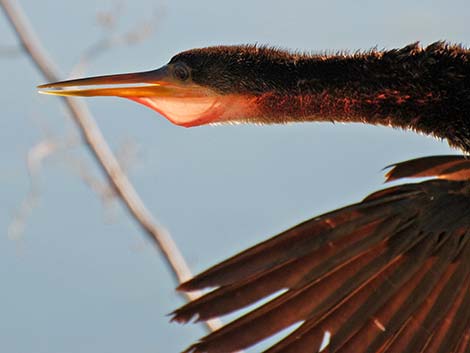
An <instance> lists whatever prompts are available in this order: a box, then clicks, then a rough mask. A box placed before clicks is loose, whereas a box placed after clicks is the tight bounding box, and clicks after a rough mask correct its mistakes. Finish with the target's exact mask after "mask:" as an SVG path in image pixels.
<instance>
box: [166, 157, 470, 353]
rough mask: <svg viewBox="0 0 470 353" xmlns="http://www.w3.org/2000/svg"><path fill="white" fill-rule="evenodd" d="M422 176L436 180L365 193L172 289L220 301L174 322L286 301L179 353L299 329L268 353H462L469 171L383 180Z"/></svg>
mask: <svg viewBox="0 0 470 353" xmlns="http://www.w3.org/2000/svg"><path fill="white" fill-rule="evenodd" d="M449 175H451V176H452V175H453V176H455V175H459V177H455V178H453V177H449ZM422 176H426V177H431V176H436V177H439V179H438V178H434V179H431V180H427V181H424V182H420V183H411V184H403V185H398V186H394V187H390V188H387V189H384V190H381V191H378V192H376V193H373V194H371V195H369V196H368V197H367V198H365V199H364V200H363V201H362V202H359V203H357V204H354V205H350V206H347V207H344V208H342V209H339V210H336V211H333V212H330V213H326V214H324V215H321V216H319V217H316V218H313V219H311V220H309V221H306V222H304V223H302V224H300V225H297V226H295V227H293V228H291V229H289V230H287V231H285V232H283V233H281V234H279V235H277V236H275V237H273V238H271V239H268V240H267V241H264V242H262V243H260V244H258V245H256V246H254V247H252V248H250V249H248V250H246V251H244V252H242V253H240V254H238V255H235V256H233V257H232V258H230V259H228V260H226V261H224V262H222V263H220V264H218V265H216V266H214V267H212V268H210V269H208V270H207V271H205V272H203V273H201V274H199V275H197V276H196V277H194V278H193V279H191V280H189V281H188V282H185V283H183V284H182V285H180V287H179V288H178V289H179V290H183V291H191V290H196V289H203V288H208V287H215V288H216V289H214V290H213V291H211V292H209V293H208V294H206V295H204V296H202V297H201V298H199V299H197V300H195V301H193V302H190V303H188V304H186V305H184V306H183V307H181V308H179V309H177V310H176V311H174V312H173V320H175V321H178V322H187V321H190V320H191V319H192V318H196V320H197V321H200V320H207V319H210V318H214V317H218V316H222V315H225V314H228V313H231V312H234V311H236V310H238V309H241V308H244V307H246V306H248V305H250V304H253V303H255V302H256V301H258V300H260V299H263V298H265V297H267V296H269V295H271V294H274V293H279V291H282V290H283V291H282V292H280V293H281V294H279V295H278V296H276V297H275V298H274V299H272V300H270V301H268V302H267V303H265V304H264V305H262V306H259V307H257V308H255V309H254V310H252V311H250V312H248V313H247V314H245V315H243V316H241V317H240V318H238V319H236V320H234V321H232V322H231V323H229V324H227V325H226V326H224V327H223V328H221V329H219V330H218V331H216V332H213V333H211V334H209V335H207V336H206V337H203V338H202V339H201V340H200V341H199V342H197V343H195V344H194V345H192V346H191V347H189V348H188V349H187V351H186V352H192V353H202V352H207V353H222V352H234V351H237V350H240V349H243V348H246V347H249V346H251V345H254V344H256V343H258V342H260V341H261V340H263V339H265V338H267V337H269V336H271V335H273V334H275V333H277V332H279V331H281V330H282V329H284V328H287V327H289V326H290V325H292V324H295V323H301V324H300V326H299V327H298V328H297V329H295V330H294V331H293V332H292V333H291V334H290V335H288V336H287V337H285V338H284V339H283V340H281V341H280V342H278V343H276V344H275V345H274V346H272V347H271V348H269V349H268V350H267V351H266V352H269V353H280V352H283V353H286V352H297V353H298V352H320V351H321V350H322V349H324V351H325V352H330V353H333V352H338V353H339V352H341V353H346V352H350V353H366V352H370V353H378V352H380V353H391V352H397V353H398V352H399V353H417V352H426V353H438V352H440V353H449V352H453V353H463V352H470V182H469V180H470V162H469V161H468V160H467V159H465V157H463V156H440V157H428V158H420V159H415V160H411V161H407V162H403V163H399V164H396V165H394V166H393V169H392V170H391V171H390V172H389V174H388V179H389V180H395V179H398V178H401V177H422ZM465 176H466V177H465ZM325 333H327V334H328V335H329V337H330V339H329V344H328V346H327V347H326V348H325V342H324V336H325Z"/></svg>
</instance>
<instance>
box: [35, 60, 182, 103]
mask: <svg viewBox="0 0 470 353" xmlns="http://www.w3.org/2000/svg"><path fill="white" fill-rule="evenodd" d="M83 86H90V87H87V88H80V89H76V88H73V89H69V87H83ZM93 86H106V87H93ZM38 89H39V93H43V94H51V95H57V96H79V97H95V96H116V97H123V98H131V99H133V98H138V97H155V96H158V97H169V96H170V97H178V96H180V97H182V96H183V95H184V96H186V97H187V96H188V94H189V95H190V91H191V90H190V89H189V90H188V89H187V88H185V87H184V86H183V85H178V84H176V83H175V82H174V80H173V79H172V77H171V75H170V73H169V70H168V66H163V67H161V68H159V69H157V70H152V71H145V72H136V73H127V74H117V75H106V76H95V77H89V78H81V79H76V80H68V81H60V82H54V83H47V84H44V85H40V86H38Z"/></svg>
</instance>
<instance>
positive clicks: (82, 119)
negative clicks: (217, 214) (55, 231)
mask: <svg viewBox="0 0 470 353" xmlns="http://www.w3.org/2000/svg"><path fill="white" fill-rule="evenodd" d="M0 5H1V6H2V8H3V10H4V12H5V14H6V16H7V18H8V20H9V22H10V24H11V26H12V28H13V29H14V31H15V33H16V35H17V36H18V39H19V41H20V43H21V45H22V47H23V48H24V50H25V52H26V53H27V54H28V55H29V57H30V58H31V59H32V61H33V63H34V65H36V67H37V68H38V70H39V71H40V72H41V73H42V74H43V75H44V77H45V79H46V80H48V81H58V80H59V76H60V75H59V74H58V72H59V71H58V70H57V69H56V68H55V64H54V62H53V61H52V60H51V59H50V57H49V56H48V55H47V54H46V51H45V49H44V48H43V47H42V45H41V44H40V41H39V39H38V38H37V36H36V35H35V33H34V31H33V30H32V29H31V27H30V25H29V23H28V21H27V18H26V17H25V15H24V14H23V11H22V10H21V9H20V7H19V5H18V2H17V1H15V2H13V1H9V0H0ZM63 101H64V103H65V104H66V106H67V108H68V110H69V112H70V115H71V116H72V117H73V119H74V121H75V122H76V124H77V126H78V128H79V130H80V133H81V135H82V137H83V140H84V141H85V142H86V144H87V146H88V147H89V149H90V152H91V153H92V155H93V156H94V157H95V159H96V161H97V162H98V165H99V166H100V168H101V169H102V170H103V171H104V172H105V174H106V176H107V178H108V179H109V182H110V184H111V185H112V186H113V187H114V188H115V189H116V192H117V194H118V195H119V196H120V199H121V200H122V202H123V203H124V205H125V206H126V207H127V209H128V210H129V212H130V214H131V215H132V216H133V218H134V219H135V220H136V221H137V222H138V224H139V225H140V227H141V228H142V229H143V230H144V233H145V234H146V235H147V236H148V237H149V238H150V240H151V241H152V242H153V243H154V244H155V245H156V246H157V248H158V249H159V250H160V251H161V253H162V254H163V255H164V259H165V261H166V263H167V265H168V266H169V268H170V269H171V271H172V274H173V276H174V278H175V280H177V282H179V283H181V282H183V281H185V280H187V279H189V278H191V276H192V275H191V272H190V270H189V268H188V266H187V264H186V262H185V260H184V258H183V256H182V255H181V253H180V251H179V249H178V248H177V246H176V244H175V243H174V241H173V239H172V238H171V237H170V235H169V234H168V232H167V231H166V230H165V229H164V228H162V227H161V226H159V225H157V223H156V221H155V220H154V219H153V217H152V215H151V214H150V212H149V211H148V210H147V208H146V207H145V205H144V203H143V202H142V200H141V199H140V197H139V195H138V194H137V192H136V191H135V189H134V187H133V186H132V184H131V183H130V181H129V179H128V178H127V176H126V175H125V174H124V172H123V171H122V169H121V167H120V165H119V163H118V161H117V160H116V158H115V156H114V155H113V153H112V152H111V149H110V148H109V146H108V144H107V143H106V141H105V139H104V137H103V135H102V134H101V131H100V130H99V128H98V126H97V124H96V122H95V120H94V119H93V117H92V115H91V113H90V112H89V110H88V108H87V106H86V105H85V104H84V103H82V102H79V101H77V100H76V99H71V98H63ZM185 295H186V296H187V298H188V299H189V300H194V299H195V298H197V297H199V296H200V293H198V292H192V293H185ZM206 326H207V328H208V329H209V330H211V331H214V330H216V329H217V328H218V327H220V326H221V324H220V321H219V320H210V321H207V322H206Z"/></svg>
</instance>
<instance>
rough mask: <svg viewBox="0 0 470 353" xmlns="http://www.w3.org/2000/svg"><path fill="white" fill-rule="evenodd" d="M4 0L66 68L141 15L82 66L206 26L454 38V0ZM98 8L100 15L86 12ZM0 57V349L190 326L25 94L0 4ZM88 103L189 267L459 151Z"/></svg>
mask: <svg viewBox="0 0 470 353" xmlns="http://www.w3.org/2000/svg"><path fill="white" fill-rule="evenodd" d="M18 3H20V4H21V5H22V7H23V8H24V11H25V13H26V14H27V15H28V17H29V19H30V22H31V24H32V26H33V27H34V29H35V31H36V33H37V36H38V38H40V40H41V41H42V44H43V45H44V46H45V47H46V48H47V49H48V51H49V53H50V55H51V57H52V58H53V59H54V61H55V62H56V63H57V65H58V67H60V68H61V70H62V73H63V77H64V78H67V77H69V73H70V72H71V71H72V70H73V69H74V67H75V68H76V65H77V63H79V62H80V60H81V58H82V57H83V55H84V53H89V52H90V48H92V47H93V46H94V45H95V44H96V43H99V42H100V41H101V40H103V39H105V38H109V37H110V36H113V37H114V38H123V36H122V35H123V34H125V33H128V32H129V31H132V29H134V28H136V27H137V28H141V27H142V24H145V23H147V22H148V21H150V22H152V23H153V29H152V31H151V32H150V34H149V35H148V37H146V38H145V40H143V41H141V42H138V43H136V44H134V45H131V46H130V45H123V44H122V43H119V42H117V43H115V45H113V46H111V47H110V48H108V49H107V50H105V51H103V52H99V53H98V54H99V55H98V54H97V55H96V56H93V58H91V59H92V60H90V61H89V62H88V65H86V66H80V69H81V70H80V75H95V74H111V73H118V72H129V71H140V70H148V69H153V68H157V67H159V66H161V65H163V64H165V63H166V62H167V61H168V60H169V59H170V58H171V57H172V56H173V55H174V54H176V53H177V52H179V51H182V50H185V49H190V48H195V47H202V46H209V45H215V44H241V43H259V44H269V45H272V46H276V47H281V48H290V49H294V50H302V51H308V52H325V51H327V52H335V51H339V50H349V51H356V50H367V49H370V48H373V47H377V48H379V49H380V48H396V47H401V46H404V45H406V44H409V43H412V42H415V41H421V42H422V44H424V45H426V44H429V43H432V42H434V41H437V40H448V41H450V42H452V43H462V44H464V45H466V46H470V39H469V38H470V26H469V25H468V20H469V17H468V14H469V13H470V3H469V2H468V1H467V0H461V1H457V0H450V1H446V2H444V1H415V2H410V1H404V0H396V1H393V2H379V1H363V0H362V1H354V2H353V1H316V0H313V1H312V0H290V1H286V2H280V1H272V0H271V1H253V0H252V1H248V0H238V1H232V2H225V1H210V0H199V1H176V0H173V1H158V0H152V1H148V0H135V1H125V0H122V1H110V0H106V1H104V0H99V1H96V0H95V1H91V0H82V1H80V2H78V1H58V0H42V1H35V0H24V1H18ZM110 14H111V19H112V20H113V21H114V22H113V21H112V22H111V24H112V26H111V27H110V26H108V27H106V26H103V24H100V23H103V21H105V20H106V19H109V18H110V17H109V15H110ZM108 24H109V21H108ZM116 36H117V37H116ZM0 64H1V65H0V77H1V78H2V79H1V81H0V83H1V86H0V92H1V94H0V144H1V148H0V160H1V161H2V167H1V168H0V200H1V203H0V229H2V230H3V231H2V232H0V283H1V285H0V313H1V315H0V351H1V352H10V353H30V352H35V353H55V352H68V353H79V352H87V353H95V352H96V353H106V352H113V353H121V352H139V353H147V352H149V353H150V352H153V353H155V352H165V353H172V352H179V351H181V350H183V349H184V348H186V347H187V346H188V345H189V344H190V343H191V342H193V341H194V340H195V339H197V337H200V336H201V335H203V334H204V332H205V331H204V329H203V328H202V326H199V325H193V324H189V325H185V326H181V325H178V324H175V323H170V322H169V317H168V316H167V314H168V313H170V312H171V311H172V310H174V309H175V308H177V307H178V306H180V305H181V304H183V300H182V299H181V298H180V297H179V296H177V295H176V293H175V291H174V287H175V286H176V284H175V283H174V282H173V280H172V276H171V275H170V274H169V272H168V270H167V269H166V267H165V264H164V261H163V260H162V259H161V257H160V255H159V254H158V253H157V252H156V251H155V249H154V248H153V246H152V245H151V244H149V243H148V242H147V241H146V239H145V237H144V236H143V234H142V233H141V231H140V229H139V227H138V226H137V224H136V223H135V222H134V221H133V220H132V219H131V218H130V217H129V216H128V214H127V213H126V211H125V210H124V209H123V208H122V206H121V205H120V204H119V202H117V201H116V200H107V201H103V198H102V197H101V195H100V194H99V193H97V192H96V191H94V190H92V188H90V186H89V185H87V183H86V182H84V176H83V175H84V174H85V175H86V177H87V178H89V179H90V178H91V179H92V180H97V181H102V175H101V174H100V171H99V169H98V168H97V166H96V164H95V162H94V160H93V159H92V158H91V156H90V154H89V152H88V150H87V149H86V148H85V147H84V146H83V145H82V144H80V142H79V138H78V135H77V133H76V129H75V127H74V125H73V123H72V122H71V121H70V119H69V118H68V117H67V115H66V113H65V110H64V107H63V106H62V105H61V102H60V100H59V99H57V98H55V97H49V96H43V95H38V94H37V92H36V88H35V86H36V85H38V84H40V83H43V82H44V78H43V77H41V75H40V74H39V73H38V72H37V71H36V69H35V68H34V67H33V66H32V65H31V61H30V60H29V59H28V58H27V57H26V56H24V55H23V54H21V53H20V52H19V51H18V50H17V40H16V38H15V37H14V35H13V32H12V31H11V29H10V28H9V26H8V22H7V21H6V19H5V17H4V16H1V15H0ZM87 103H89V107H90V110H91V112H92V113H93V115H94V116H95V118H96V120H97V122H98V124H99V125H100V127H101V129H102V132H103V134H104V136H105V137H106V139H107V141H108V142H109V143H110V145H111V146H112V148H113V150H114V151H116V152H117V153H118V154H120V155H121V156H122V155H124V157H125V156H128V157H127V158H124V159H125V160H126V161H127V162H129V163H127V164H128V169H127V170H128V173H129V177H130V179H131V181H132V182H133V184H134V185H135V187H136V189H137V191H138V192H139V193H140V195H141V196H142V198H143V199H144V201H145V203H146V205H147V206H148V208H149V209H150V211H151V212H152V214H153V215H154V216H155V217H156V218H157V219H158V220H159V222H160V223H161V224H163V225H164V226H165V227H166V228H167V229H168V230H169V231H170V232H171V234H172V236H173V238H174V239H175V241H176V242H177V244H178V246H179V247H180V249H181V251H182V253H183V254H184V256H185V258H186V259H187V261H188V264H189V266H190V268H191V269H192V271H193V272H194V273H196V272H199V271H201V270H203V269H205V268H207V267H209V266H211V265H213V264H215V263H216V262H218V261H221V260H223V259H225V258H226V257H228V256H230V255H233V254H235V253H236V252H238V251H241V250H243V249H244V248H246V247H248V246H250V245H254V244H256V243H257V242H259V241H262V240H264V239H266V238H267V237H270V236H272V235H274V234H276V233H278V232H280V231H282V230H284V229H286V228H289V227H291V226H293V225H295V224H297V223H299V222H301V221H303V220H306V219H308V218H311V217H313V216H315V215H318V214H321V213H323V212H326V211H329V210H332V209H335V208H338V207H341V206H344V205H347V204H349V203H353V202H357V201H359V200H361V199H362V198H363V197H365V196H366V195H367V194H368V193H370V192H373V191H375V190H377V189H379V188H382V187H383V172H382V168H383V167H385V166H386V165H388V164H391V163H393V162H398V161H402V160H406V159H409V158H414V157H420V156H426V155H435V154H449V153H457V152H456V151H453V150H451V149H450V148H449V147H448V146H447V144H446V143H445V142H441V141H436V140H434V139H432V138H429V137H426V136H420V135H416V134H413V133H411V132H403V131H398V130H393V129H389V128H384V127H370V126H364V125H342V124H331V123H321V124H320V123H314V124H292V125H288V126H270V127H259V126H222V127H211V126H208V127H199V128H193V129H184V128H181V127H177V126H173V125H171V124H170V123H168V122H167V121H166V120H165V119H164V118H162V117H161V116H158V114H156V113H154V112H153V111H151V110H149V109H146V108H145V107H143V106H139V105H136V104H134V103H131V102H129V101H125V100H119V99H116V98H102V99H90V100H87ZM45 140H47V141H54V142H57V143H58V144H59V145H60V147H59V149H58V150H57V151H56V152H55V153H53V154H52V155H50V156H48V157H47V158H45V159H44V160H43V163H42V164H41V168H40V169H39V170H38V172H37V173H36V174H35V175H34V185H35V187H36V189H37V191H38V195H37V198H36V202H35V205H34V207H33V208H32V209H31V210H28V212H26V213H24V212H23V213H24V215H25V217H20V220H21V222H19V224H20V225H21V227H23V228H24V229H22V228H21V227H20V228H21V229H19V231H17V232H14V231H12V229H13V230H14V228H12V225H15V224H18V223H15V221H18V220H19V218H18V215H19V214H20V216H21V215H22V214H23V213H22V211H24V210H25V208H24V207H22V203H23V202H24V200H25V198H26V197H27V195H28V192H29V190H30V187H31V180H30V178H29V175H28V169H27V155H28V152H29V151H30V150H31V149H32V148H33V147H34V146H37V145H38V144H40V143H41V142H43V141H45ZM122 151H124V152H126V153H122ZM127 164H126V165H127ZM23 218H24V219H23ZM255 351H256V350H255Z"/></svg>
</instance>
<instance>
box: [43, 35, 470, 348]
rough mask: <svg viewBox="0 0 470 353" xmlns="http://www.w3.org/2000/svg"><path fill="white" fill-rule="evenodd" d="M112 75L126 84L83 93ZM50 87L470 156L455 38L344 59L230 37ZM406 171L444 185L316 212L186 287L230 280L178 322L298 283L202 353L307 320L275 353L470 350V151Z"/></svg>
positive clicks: (466, 100) (467, 83)
mask: <svg viewBox="0 0 470 353" xmlns="http://www.w3.org/2000/svg"><path fill="white" fill-rule="evenodd" d="M103 84H105V85H110V86H111V87H104V88H100V87H97V88H96V87H95V88H86V89H69V88H68V87H72V86H88V85H103ZM113 85H116V86H115V87H113ZM40 88H41V89H43V90H45V91H44V92H45V93H51V94H57V95H69V96H119V97H123V98H128V99H132V100H134V101H137V102H139V103H142V104H144V105H146V106H148V107H150V108H152V109H154V110H156V111H158V112H159V113H161V114H162V115H164V116H165V117H166V118H168V120H170V121H171V122H173V123H175V124H178V125H182V126H196V125H203V124H210V123H240V122H242V123H245V122H246V123H258V124H271V123H288V122H299V121H305V122H307V121H341V122H364V123H369V124H380V125H389V126H392V127H398V128H403V129H412V130H414V131H417V132H420V133H425V134H430V135H433V136H435V137H437V138H440V139H446V140H447V141H448V142H449V144H450V145H451V146H453V147H455V148H458V149H460V150H462V151H463V152H464V153H469V152H470V50H468V49H466V48H463V47H461V46H456V45H450V44H446V43H442V42H438V43H435V44H432V45H429V46H427V47H420V46H419V45H418V44H412V45H409V46H407V47H404V48H402V49H397V50H389V51H377V50H372V51H369V52H365V53H357V54H352V55H343V54H340V55H332V56H327V55H307V54H299V53H290V52H287V51H283V50H278V49H272V48H267V47H259V46H218V47H211V48H203V49H194V50H189V51H185V52H182V53H180V54H178V55H176V56H174V57H173V58H172V59H171V60H170V62H169V63H168V64H167V65H165V66H163V67H162V68H160V69H158V70H154V71H148V72H142V73H132V74H121V75H111V76H100V77H93V78H85V79H78V80H71V81H64V82H58V83H51V84H46V85H43V86H40ZM64 88H65V89H64ZM403 177H431V179H430V180H427V181H424V182H419V183H410V184H403V185H399V186H394V187H390V188H387V189H384V190H381V191H378V192H376V193H374V194H372V195H369V196H368V197H366V198H365V199H364V200H363V201H361V202H359V203H357V204H354V205H351V206H347V207H345V208H342V209H339V210H336V211H333V212H330V213H327V214H324V215H321V216H319V217H315V218H313V219H311V220H309V221H306V222H305V223H302V224H300V225H298V226H296V227H293V228H291V229H289V230H287V231H285V232H283V233H281V234H279V235H277V236H276V237H273V238H271V239H269V240H267V241H265V242H263V243H261V244H258V245H256V246H254V247H252V248H250V249H248V250H246V251H244V252H242V253H240V254H238V255H235V256H234V257H232V258H230V259H228V260H226V261H224V262H222V263H220V264H218V265H215V266H214V267H212V268H210V269H208V270H207V271H205V272H203V273H201V274H199V275H197V276H196V277H194V278H193V279H191V280H189V281H188V282H186V283H183V284H182V285H180V286H179V290H183V291H191V290H195V289H203V288H208V287H212V288H213V287H215V288H216V289H214V290H213V291H212V292H209V293H208V294H206V295H204V296H203V297H201V298H200V299H198V300H195V301H193V302H191V303H188V304H186V305H184V306H183V307H181V308H179V309H177V310H176V311H175V312H174V313H173V319H174V320H176V321H178V322H187V321H189V320H191V319H192V318H194V317H196V318H197V320H207V319H210V318H214V317H218V316H221V315H225V314H228V313H230V312H233V311H235V310H238V309H240V308H243V307H246V306H248V305H250V304H252V303H254V302H256V301H258V300H259V299H262V298H265V297H267V296H269V295H271V294H273V293H276V292H278V291H280V290H283V289H284V290H285V291H284V292H282V294H280V295H279V296H277V297H275V298H274V299H272V300H271V301H269V302H267V303H266V304H264V305H262V306H261V307H258V308H256V309H254V310H252V311H251V312H249V313H247V314H245V315H243V316H242V317H240V318H239V319H237V320H235V321H233V322H231V323H229V324H228V325H226V326H225V327H223V328H222V329H220V330H218V331H216V332H214V333H211V334H209V335H208V336H206V337H204V338H202V339H201V340H200V341H199V342H197V343H196V344H194V345H193V346H191V347H189V348H188V350H187V352H210V353H215V352H234V351H236V350H239V349H242V348H245V347H249V346H251V345H253V344H255V343H257V342H259V341H261V340H263V339H264V338H266V337H269V336H271V335H273V334H275V333H276V332H278V331H280V330H282V329H284V328H286V327H288V326H290V325H292V324H294V323H299V322H301V323H302V324H301V325H300V326H299V327H298V328H297V329H296V330H295V331H293V332H292V333H291V334H290V335H288V336H287V337H286V338H284V339H283V340H281V341H280V342H278V343H276V344H275V345H274V346H272V347H271V348H270V349H268V350H267V352H269V353H274V352H318V351H320V350H321V349H324V350H325V351H328V352H331V353H332V352H342V353H345V352H355V353H366V352H371V353H378V352H381V353H385V352H387V353H391V352H400V353H405V352H408V353H417V352H428V353H431V352H432V353H437V352H441V353H449V352H453V353H464V352H470V161H469V160H467V159H466V158H465V157H464V156H463V155H462V156H458V155H457V156H436V157H427V158H420V159H416V160H411V161H407V162H403V163H398V164H396V165H394V166H393V168H392V169H391V171H390V172H389V173H388V180H396V179H398V178H403ZM325 333H327V335H328V334H329V336H330V340H329V344H328V345H327V347H326V348H325V347H323V346H324V344H323V346H322V341H323V339H324V335H325ZM323 343H324V342H323Z"/></svg>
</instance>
